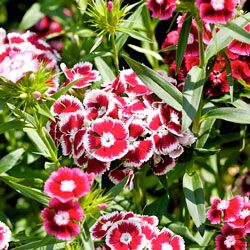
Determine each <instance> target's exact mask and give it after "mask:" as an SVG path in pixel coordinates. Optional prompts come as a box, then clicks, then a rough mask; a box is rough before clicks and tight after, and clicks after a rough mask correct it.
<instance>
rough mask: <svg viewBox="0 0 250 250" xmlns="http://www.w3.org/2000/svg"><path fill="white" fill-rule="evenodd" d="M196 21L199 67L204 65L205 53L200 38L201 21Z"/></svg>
mask: <svg viewBox="0 0 250 250" xmlns="http://www.w3.org/2000/svg"><path fill="white" fill-rule="evenodd" d="M197 22H198V39H199V56H200V67H202V68H203V67H205V54H204V43H203V39H202V21H201V20H199V21H197Z"/></svg>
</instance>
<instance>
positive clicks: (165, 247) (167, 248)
mask: <svg viewBox="0 0 250 250" xmlns="http://www.w3.org/2000/svg"><path fill="white" fill-rule="evenodd" d="M161 249H162V250H173V247H172V246H171V245H170V244H169V243H163V244H162V246H161Z"/></svg>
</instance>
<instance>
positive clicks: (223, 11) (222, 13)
mask: <svg viewBox="0 0 250 250" xmlns="http://www.w3.org/2000/svg"><path fill="white" fill-rule="evenodd" d="M196 4H197V6H198V9H199V11H200V16H201V19H202V20H203V21H205V22H207V23H226V22H227V21H228V20H229V19H230V18H231V17H232V16H233V14H234V11H235V7H236V1H235V0H196Z"/></svg>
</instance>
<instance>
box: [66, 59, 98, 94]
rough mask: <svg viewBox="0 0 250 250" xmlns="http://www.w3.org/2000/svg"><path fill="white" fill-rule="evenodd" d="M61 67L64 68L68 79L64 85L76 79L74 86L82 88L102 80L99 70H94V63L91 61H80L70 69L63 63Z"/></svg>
mask: <svg viewBox="0 0 250 250" xmlns="http://www.w3.org/2000/svg"><path fill="white" fill-rule="evenodd" d="M61 69H62V70H63V72H64V74H65V76H66V77H67V81H66V82H65V83H64V84H63V86H66V85H68V84H69V83H70V82H72V81H76V83H75V84H74V86H73V87H72V88H76V89H80V88H84V87H86V86H89V85H91V82H94V81H98V80H100V76H99V72H98V71H96V70H92V64H91V63H89V62H79V63H77V64H75V65H74V66H73V69H72V70H69V69H68V68H67V66H66V65H65V64H64V63H62V64H61Z"/></svg>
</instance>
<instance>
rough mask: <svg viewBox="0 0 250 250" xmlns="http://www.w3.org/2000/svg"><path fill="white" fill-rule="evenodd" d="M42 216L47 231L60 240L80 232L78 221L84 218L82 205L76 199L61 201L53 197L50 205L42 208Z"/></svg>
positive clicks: (67, 238) (68, 238)
mask: <svg viewBox="0 0 250 250" xmlns="http://www.w3.org/2000/svg"><path fill="white" fill-rule="evenodd" d="M42 218H43V220H44V227H45V230H46V232H47V233H49V234H52V235H54V236H55V237H56V238H58V239H60V240H70V239H71V238H72V237H75V236H77V235H78V234H79V232H80V226H79V225H78V224H76V222H78V221H81V220H82V218H83V211H82V209H81V207H80V205H79V204H78V203H77V202H74V201H72V200H71V201H68V202H66V203H61V202H60V201H59V200H58V199H56V198H53V199H52V200H51V201H50V202H49V207H48V208H44V209H43V210H42Z"/></svg>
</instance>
